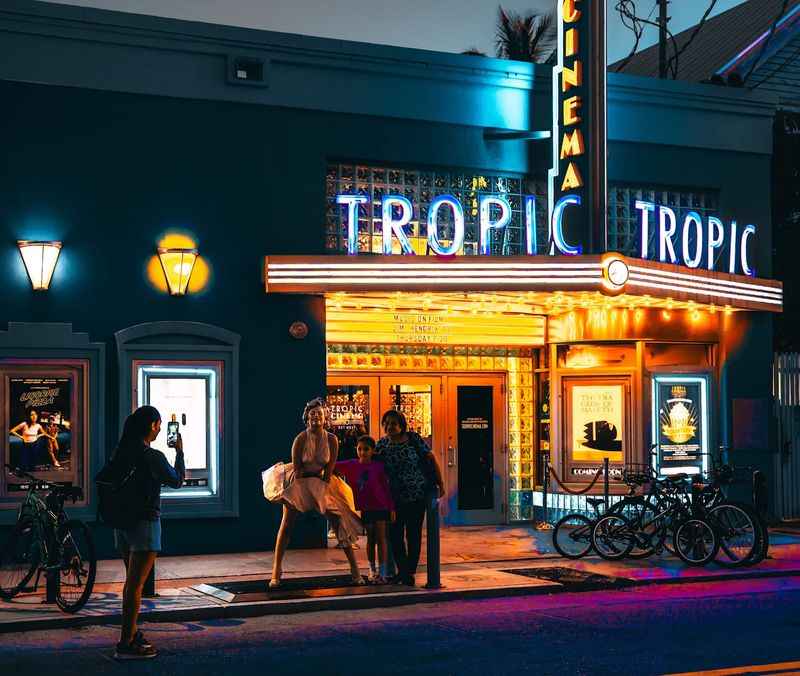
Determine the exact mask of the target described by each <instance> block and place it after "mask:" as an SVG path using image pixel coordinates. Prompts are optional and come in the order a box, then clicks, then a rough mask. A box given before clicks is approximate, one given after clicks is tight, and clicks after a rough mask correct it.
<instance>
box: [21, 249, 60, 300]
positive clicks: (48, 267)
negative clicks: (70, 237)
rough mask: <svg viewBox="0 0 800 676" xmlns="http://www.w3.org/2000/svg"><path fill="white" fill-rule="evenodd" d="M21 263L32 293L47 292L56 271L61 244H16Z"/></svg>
mask: <svg viewBox="0 0 800 676" xmlns="http://www.w3.org/2000/svg"><path fill="white" fill-rule="evenodd" d="M17 246H18V247H19V253H20V256H22V262H23V263H24V264H25V270H26V271H27V272H28V278H29V279H30V280H31V286H33V290H34V291H47V289H48V288H50V280H51V279H52V278H53V271H54V270H55V269H56V263H57V262H58V255H59V254H60V253H61V242H30V241H27V240H24V241H19V242H17Z"/></svg>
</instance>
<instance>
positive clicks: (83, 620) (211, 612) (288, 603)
mask: <svg viewBox="0 0 800 676" xmlns="http://www.w3.org/2000/svg"><path fill="white" fill-rule="evenodd" d="M798 574H800V572H799V573H798ZM562 591H565V588H564V585H562V584H559V583H558V582H551V583H549V584H547V583H546V584H542V585H536V586H529V585H526V586H520V587H492V588H483V589H460V590H452V591H450V590H447V589H439V590H435V591H433V590H432V591H415V592H405V593H403V592H395V593H392V594H370V595H363V596H331V597H325V598H320V599H287V600H283V601H256V602H253V603H229V604H225V605H211V606H198V607H195V608H176V609H170V610H145V611H142V612H141V613H140V614H139V621H140V622H185V621H189V620H195V621H197V620H219V619H228V618H246V617H247V618H249V617H263V616H267V615H294V614H299V613H314V612H320V611H323V610H368V609H372V608H393V607H397V606H409V605H416V604H419V603H437V602H439V601H458V600H462V599H488V598H501V597H504V596H509V597H510V596H531V595H534V594H547V593H552V592H562ZM121 621H122V614H121V613H114V614H110V615H65V616H63V617H48V618H44V619H31V620H17V621H11V622H3V623H2V624H0V634H11V633H15V632H20V631H30V630H36V631H39V630H46V629H65V628H70V627H86V626H102V625H109V624H120V623H121Z"/></svg>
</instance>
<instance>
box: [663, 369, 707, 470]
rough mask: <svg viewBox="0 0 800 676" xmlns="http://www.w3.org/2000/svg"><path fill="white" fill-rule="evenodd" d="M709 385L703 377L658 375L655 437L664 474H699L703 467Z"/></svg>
mask: <svg viewBox="0 0 800 676" xmlns="http://www.w3.org/2000/svg"><path fill="white" fill-rule="evenodd" d="M705 385H706V382H705V379H703V378H688V377H682V378H669V377H662V378H658V377H657V378H656V382H655V391H656V397H655V401H654V406H655V408H656V410H655V411H654V418H655V419H656V420H657V423H656V426H657V429H656V430H655V435H654V437H655V441H656V443H657V444H658V460H659V470H660V472H661V473H662V474H665V475H667V474H678V473H681V472H685V473H687V474H697V473H699V472H701V471H702V469H703V466H704V462H703V461H704V455H703V454H704V453H705V447H706V445H707V440H706V439H705V438H704V429H705V425H704V424H703V423H704V416H706V415H707V413H706V411H705V397H704V396H703V394H704V391H703V389H704V388H705Z"/></svg>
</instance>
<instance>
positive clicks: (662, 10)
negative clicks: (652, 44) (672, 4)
mask: <svg viewBox="0 0 800 676" xmlns="http://www.w3.org/2000/svg"><path fill="white" fill-rule="evenodd" d="M668 4H669V0H658V77H659V78H661V79H662V80H664V79H666V77H667V22H668V21H669V17H668V16H667V5H668Z"/></svg>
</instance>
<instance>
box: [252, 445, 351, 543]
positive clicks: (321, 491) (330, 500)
mask: <svg viewBox="0 0 800 676" xmlns="http://www.w3.org/2000/svg"><path fill="white" fill-rule="evenodd" d="M330 457H331V451H330V447H329V446H328V433H327V432H326V433H324V434H323V435H322V436H321V437H317V436H316V435H314V434H312V433H310V432H309V431H306V434H305V443H304V445H303V453H302V456H301V459H302V463H303V472H304V473H317V472H322V470H323V469H325V466H326V465H327V464H328V462H329V461H330ZM262 479H263V483H264V497H266V498H267V500H269V501H270V502H281V503H285V504H287V505H289V506H290V507H293V508H294V509H296V510H297V511H298V512H319V513H320V514H324V515H326V516H329V517H333V520H334V522H335V525H336V538H337V539H338V540H339V542H340V543H341V544H343V545H352V544H353V543H355V542H356V540H357V539H358V536H359V535H360V534H361V532H362V525H361V519H359V517H358V513H357V512H356V509H355V503H354V502H353V491H352V490H351V488H350V486H348V485H347V484H346V483H345V482H344V481H342V480H341V479H340V478H339V477H338V476H336V475H333V476H331V479H330V481H329V482H328V483H326V482H324V481H323V480H322V479H319V478H317V477H314V476H310V477H302V476H297V475H296V472H295V470H294V466H293V465H292V464H291V463H283V462H279V463H278V464H276V465H273V466H272V467H270V468H269V469H268V470H266V471H265V472H264V474H263V477H262Z"/></svg>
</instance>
